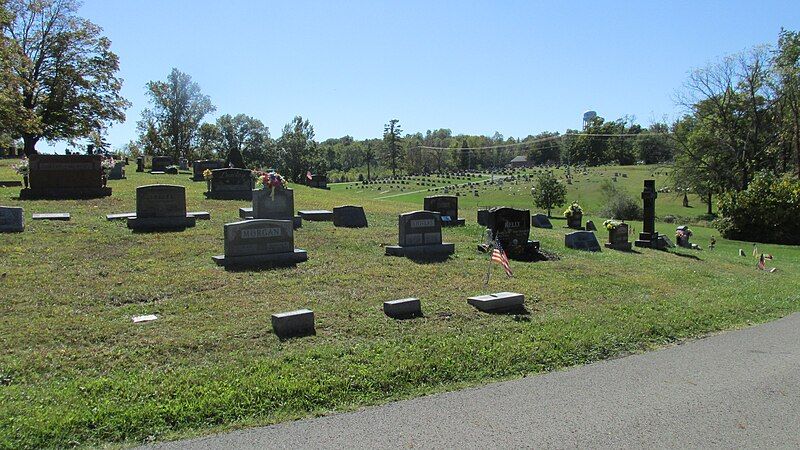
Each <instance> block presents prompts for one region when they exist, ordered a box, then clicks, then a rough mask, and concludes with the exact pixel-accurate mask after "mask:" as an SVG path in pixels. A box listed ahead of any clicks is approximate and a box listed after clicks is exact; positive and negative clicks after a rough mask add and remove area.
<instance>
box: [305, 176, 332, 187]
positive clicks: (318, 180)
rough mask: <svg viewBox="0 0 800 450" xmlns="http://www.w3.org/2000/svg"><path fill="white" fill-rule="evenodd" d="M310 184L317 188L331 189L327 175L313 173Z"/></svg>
mask: <svg viewBox="0 0 800 450" xmlns="http://www.w3.org/2000/svg"><path fill="white" fill-rule="evenodd" d="M308 185H309V186H310V187H313V188H317V189H330V188H329V187H328V177H327V176H325V175H311V179H310V180H308Z"/></svg>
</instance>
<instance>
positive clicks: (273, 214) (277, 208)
mask: <svg viewBox="0 0 800 450" xmlns="http://www.w3.org/2000/svg"><path fill="white" fill-rule="evenodd" d="M252 192H253V193H252V195H253V207H252V208H239V217H241V218H242V219H275V220H291V221H292V223H293V225H294V228H295V229H297V228H300V227H301V226H302V224H303V219H302V218H300V216H295V215H294V190H292V189H291V188H280V189H275V192H274V193H273V192H272V190H271V189H254V190H253V191H252Z"/></svg>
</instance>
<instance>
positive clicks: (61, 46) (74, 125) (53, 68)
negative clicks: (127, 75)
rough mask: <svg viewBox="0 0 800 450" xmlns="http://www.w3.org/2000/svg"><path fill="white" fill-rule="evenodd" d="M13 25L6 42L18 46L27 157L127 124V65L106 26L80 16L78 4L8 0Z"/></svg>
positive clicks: (8, 25) (17, 112)
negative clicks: (46, 145)
mask: <svg viewBox="0 0 800 450" xmlns="http://www.w3.org/2000/svg"><path fill="white" fill-rule="evenodd" d="M5 4H6V7H7V10H8V12H9V13H10V15H11V17H10V20H7V21H5V23H4V24H3V37H4V40H6V39H8V40H10V41H11V42H12V43H13V46H12V48H11V53H12V59H10V60H8V59H4V65H5V64H8V65H9V66H10V67H11V69H12V70H11V71H10V72H11V77H10V78H6V77H5V75H6V74H4V78H5V80H4V81H3V82H2V83H3V84H9V83H10V84H12V85H13V87H14V89H15V90H16V95H15V96H14V97H13V98H12V100H13V103H12V106H13V108H12V112H13V113H12V115H11V117H12V124H11V130H12V133H13V134H14V135H16V136H19V137H21V138H22V139H23V142H24V146H25V153H26V154H27V155H31V154H34V153H36V143H37V142H39V140H41V139H45V140H48V141H59V140H68V141H70V142H72V141H74V140H75V139H77V138H82V137H86V136H89V134H90V133H91V132H93V131H96V132H102V130H104V129H105V128H107V127H108V126H110V125H111V124H112V123H114V122H122V121H124V120H125V114H124V111H125V109H126V108H127V107H128V106H129V103H128V102H127V101H126V100H125V99H124V98H122V96H120V94H119V91H120V88H121V87H122V80H121V79H120V78H118V77H117V76H116V73H117V71H118V70H119V59H118V58H117V55H116V54H114V52H112V51H111V41H109V40H108V38H106V37H104V36H103V35H102V34H101V33H102V28H100V27H99V26H97V25H95V24H93V23H92V22H90V21H88V20H86V19H83V18H81V17H78V16H77V10H78V7H79V3H78V2H77V1H75V0H7V1H6V2H5Z"/></svg>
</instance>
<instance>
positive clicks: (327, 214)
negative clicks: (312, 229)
mask: <svg viewBox="0 0 800 450" xmlns="http://www.w3.org/2000/svg"><path fill="white" fill-rule="evenodd" d="M297 214H299V215H300V218H301V219H303V220H310V221H312V222H333V211H328V210H324V209H316V210H312V211H297Z"/></svg>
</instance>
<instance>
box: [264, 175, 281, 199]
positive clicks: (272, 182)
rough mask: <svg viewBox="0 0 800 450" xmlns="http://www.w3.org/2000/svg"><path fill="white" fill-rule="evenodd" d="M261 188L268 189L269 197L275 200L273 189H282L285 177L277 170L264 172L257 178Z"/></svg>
mask: <svg viewBox="0 0 800 450" xmlns="http://www.w3.org/2000/svg"><path fill="white" fill-rule="evenodd" d="M259 181H260V183H261V186H262V188H263V189H270V190H271V192H270V198H271V199H272V200H275V189H283V188H285V187H286V179H285V178H283V175H281V174H279V173H277V172H269V173H264V174H262V175H261V177H260V178H259Z"/></svg>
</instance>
